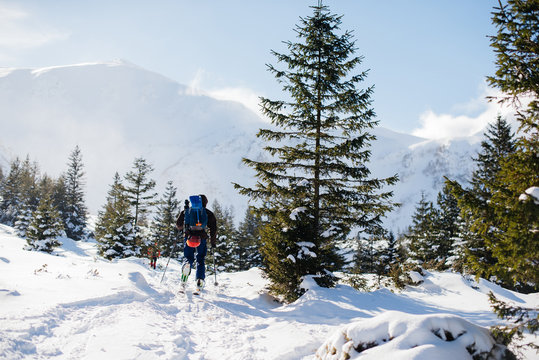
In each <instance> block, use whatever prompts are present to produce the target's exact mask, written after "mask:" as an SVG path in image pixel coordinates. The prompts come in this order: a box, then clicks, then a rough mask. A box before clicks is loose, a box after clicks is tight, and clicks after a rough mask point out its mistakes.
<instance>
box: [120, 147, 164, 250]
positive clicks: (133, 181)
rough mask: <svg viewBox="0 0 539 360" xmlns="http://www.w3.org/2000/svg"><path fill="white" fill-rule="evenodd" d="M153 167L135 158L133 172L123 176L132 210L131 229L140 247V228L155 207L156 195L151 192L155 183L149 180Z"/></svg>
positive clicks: (144, 224)
mask: <svg viewBox="0 0 539 360" xmlns="http://www.w3.org/2000/svg"><path fill="white" fill-rule="evenodd" d="M152 171H153V167H152V166H151V165H150V164H148V162H147V161H146V160H145V159H143V158H136V159H135V161H134V162H133V170H132V171H129V172H128V173H127V174H126V175H125V180H126V183H127V184H126V185H125V186H124V189H125V194H126V195H127V198H128V200H129V203H130V204H131V207H132V208H133V229H134V234H135V239H136V242H137V243H138V244H140V245H142V234H141V228H143V227H146V225H148V224H147V214H148V212H149V211H150V208H151V206H153V205H155V201H154V199H155V198H156V197H157V193H155V192H153V189H154V188H155V181H154V180H152V179H150V178H149V175H150V173H151V172H152Z"/></svg>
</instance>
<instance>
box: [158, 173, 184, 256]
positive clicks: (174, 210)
mask: <svg viewBox="0 0 539 360" xmlns="http://www.w3.org/2000/svg"><path fill="white" fill-rule="evenodd" d="M176 192H177V188H176V187H175V186H174V185H173V183H172V181H169V182H168V183H167V187H166V189H165V193H164V194H163V197H162V198H161V200H160V201H159V203H158V204H157V209H156V213H155V217H154V221H153V223H152V242H153V243H154V244H157V246H158V248H159V249H162V255H163V256H173V257H177V256H178V254H179V251H180V247H178V246H176V250H175V253H174V254H172V253H171V252H172V249H173V248H174V245H175V244H176V243H177V242H178V230H177V228H176V218H177V217H178V213H179V211H180V201H179V200H178V199H177V197H176Z"/></svg>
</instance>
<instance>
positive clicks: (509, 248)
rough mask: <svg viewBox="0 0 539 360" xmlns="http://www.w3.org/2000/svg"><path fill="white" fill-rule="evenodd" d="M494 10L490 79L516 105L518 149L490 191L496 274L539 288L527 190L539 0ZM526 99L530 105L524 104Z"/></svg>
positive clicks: (535, 137) (510, 2)
mask: <svg viewBox="0 0 539 360" xmlns="http://www.w3.org/2000/svg"><path fill="white" fill-rule="evenodd" d="M499 4H500V7H499V8H496V9H495V11H494V12H493V19H492V20H493V23H494V25H495V26H496V27H497V34H496V35H495V36H492V37H491V46H492V47H493V48H494V52H495V54H496V58H497V60H496V65H497V70H496V73H495V75H493V76H491V77H489V78H488V80H489V82H490V84H491V85H493V86H495V87H497V88H499V89H500V90H501V91H502V92H503V95H502V96H500V97H498V98H497V100H499V101H501V102H512V103H513V104H515V105H516V106H517V112H516V115H517V119H518V121H519V122H520V127H519V131H520V134H519V137H518V139H517V144H516V150H515V152H514V153H512V154H509V155H508V156H507V157H505V158H504V159H503V160H502V161H501V170H500V172H499V176H498V181H499V183H500V191H497V192H496V193H494V195H493V196H492V200H491V206H492V208H493V209H494V213H495V217H496V227H497V229H499V232H497V233H496V242H495V243H494V244H495V246H494V247H493V249H492V253H493V255H494V256H495V257H496V258H497V259H498V262H497V264H496V269H495V271H496V275H497V276H498V277H499V278H502V279H503V280H502V281H503V282H504V283H505V284H507V285H510V286H513V287H515V288H517V289H520V290H523V291H537V290H539V272H538V271H537V266H538V265H539V231H537V229H538V228H539V204H537V202H536V201H535V199H533V198H531V197H530V196H526V195H524V196H523V194H525V192H526V190H528V189H530V188H532V187H536V186H539V45H538V44H539V1H536V0H530V1H522V0H507V3H506V4H505V5H503V4H502V3H501V1H500V2H499ZM526 104H527V105H526Z"/></svg>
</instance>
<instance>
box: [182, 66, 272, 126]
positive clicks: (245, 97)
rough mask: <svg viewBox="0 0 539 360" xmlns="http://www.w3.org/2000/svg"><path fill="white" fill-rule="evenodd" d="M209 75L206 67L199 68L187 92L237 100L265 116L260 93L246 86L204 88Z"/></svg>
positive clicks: (218, 98) (225, 99)
mask: <svg viewBox="0 0 539 360" xmlns="http://www.w3.org/2000/svg"><path fill="white" fill-rule="evenodd" d="M207 77H208V73H207V72H206V71H205V70H204V69H198V70H197V72H196V73H195V76H194V77H193V79H192V80H191V81H190V82H189V85H188V88H187V93H188V94H189V95H205V96H210V97H212V98H214V99H217V100H223V101H235V102H238V103H240V104H242V105H243V106H245V107H246V108H248V109H250V110H251V111H253V112H254V113H255V114H257V115H259V116H260V117H261V118H263V116H262V113H261V112H260V106H259V102H260V99H259V96H260V94H257V93H256V92H255V91H253V90H252V89H249V88H246V87H224V88H213V89H210V90H208V89H204V87H203V85H202V83H203V82H204V80H205V78H207Z"/></svg>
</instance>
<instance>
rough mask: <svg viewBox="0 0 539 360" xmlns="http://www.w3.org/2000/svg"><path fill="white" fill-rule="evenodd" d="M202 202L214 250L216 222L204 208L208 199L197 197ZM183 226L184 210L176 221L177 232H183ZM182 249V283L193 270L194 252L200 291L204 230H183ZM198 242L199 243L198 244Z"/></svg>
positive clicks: (205, 238)
mask: <svg viewBox="0 0 539 360" xmlns="http://www.w3.org/2000/svg"><path fill="white" fill-rule="evenodd" d="M199 196H200V199H201V200H202V207H203V211H205V212H206V214H207V226H206V227H207V228H208V229H209V230H210V236H209V239H210V244H211V247H212V248H215V244H216V239H217V220H216V219H215V215H214V214H213V212H211V211H210V210H208V209H207V208H206V205H207V204H208V198H207V197H206V195H202V194H201V195H199ZM184 225H185V210H183V211H182V212H181V213H180V216H178V219H177V220H176V227H177V228H178V230H183V228H184ZM184 235H185V236H184V247H183V255H184V257H185V262H184V265H183V267H182V281H184V282H185V281H187V277H188V276H189V274H190V272H191V269H192V268H193V263H194V261H195V252H196V261H197V271H196V286H197V288H198V289H199V290H200V289H202V288H203V287H204V279H205V278H206V267H205V263H204V261H205V258H206V254H207V252H208V247H207V241H208V234H207V233H206V230H205V229H203V230H194V231H193V230H190V229H185V234H184ZM198 242H200V243H199V244H198Z"/></svg>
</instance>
